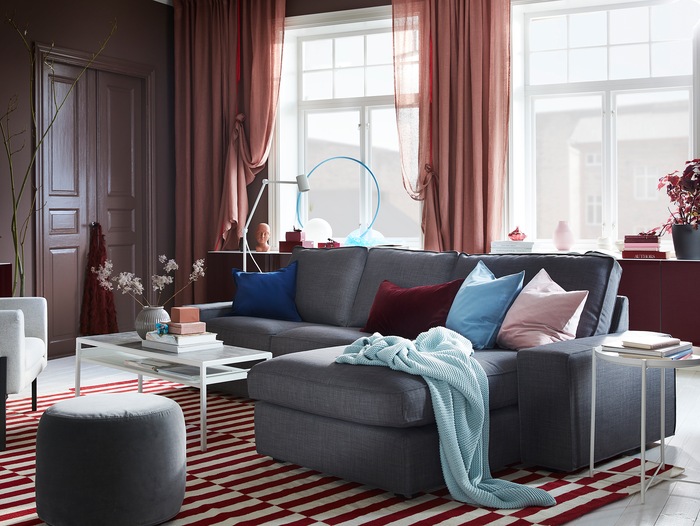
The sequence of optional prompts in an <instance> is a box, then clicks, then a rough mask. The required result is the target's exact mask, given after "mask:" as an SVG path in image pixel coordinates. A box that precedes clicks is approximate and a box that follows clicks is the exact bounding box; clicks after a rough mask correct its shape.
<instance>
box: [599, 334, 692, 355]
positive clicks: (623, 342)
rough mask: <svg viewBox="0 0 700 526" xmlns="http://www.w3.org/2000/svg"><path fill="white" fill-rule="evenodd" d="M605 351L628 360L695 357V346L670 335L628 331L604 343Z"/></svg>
mask: <svg viewBox="0 0 700 526" xmlns="http://www.w3.org/2000/svg"><path fill="white" fill-rule="evenodd" d="M603 350H604V351H612V352H616V353H618V355H620V356H624V357H627V358H646V359H655V360H659V359H662V360H684V359H686V358H690V357H691V356H692V355H693V344H692V343H690V342H684V341H681V340H680V339H679V338H674V337H673V336H671V335H669V334H663V333H659V332H649V331H627V332H625V333H623V334H622V335H621V336H620V337H617V338H607V339H606V340H605V341H604V342H603Z"/></svg>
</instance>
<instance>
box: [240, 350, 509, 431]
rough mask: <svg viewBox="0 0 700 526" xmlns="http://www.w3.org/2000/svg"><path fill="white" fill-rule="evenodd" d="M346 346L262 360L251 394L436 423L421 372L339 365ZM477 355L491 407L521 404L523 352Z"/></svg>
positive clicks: (321, 409) (327, 412) (306, 408)
mask: <svg viewBox="0 0 700 526" xmlns="http://www.w3.org/2000/svg"><path fill="white" fill-rule="evenodd" d="M344 350H345V346H338V347H329V348H325V349H315V350H311V351H302V352H295V353H291V354H286V355H284V356H279V357H276V358H273V359H272V360H268V361H266V362H262V363H259V364H257V365H255V366H254V367H253V368H252V369H251V370H250V372H249V373H248V393H249V396H250V397H251V398H254V399H256V400H263V401H265V402H270V403H272V404H276V405H280V406H284V407H288V408H290V409H296V410H299V411H303V412H305V413H312V414H316V415H321V416H327V417H332V418H337V419H340V420H346V421H349V422H356V423H361V424H369V425H377V426H388V427H414V426H422V425H425V424H431V423H434V422H435V415H434V413H433V406H432V401H431V396H430V390H429V388H428V385H427V384H426V383H425V381H424V380H423V378H422V377H421V376H414V375H410V374H406V373H403V372H400V371H394V370H392V369H389V368H388V367H370V366H364V365H348V364H339V363H335V358H336V357H337V356H339V355H341V354H342V353H343V351H344ZM475 358H476V359H477V361H478V362H479V363H480V364H481V366H482V367H483V368H484V371H486V375H487V377H488V380H489V408H490V409H491V410H494V409H499V408H501V407H507V406H512V405H515V404H517V389H518V381H517V375H516V362H517V353H515V352H513V351H506V350H494V351H483V352H480V353H477V354H476V355H475Z"/></svg>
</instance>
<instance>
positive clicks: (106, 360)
mask: <svg viewBox="0 0 700 526" xmlns="http://www.w3.org/2000/svg"><path fill="white" fill-rule="evenodd" d="M142 341H143V340H141V338H140V337H139V335H138V334H136V332H135V331H132V332H121V333H115V334H103V335H99V336H82V337H79V338H76V339H75V358H76V362H75V396H80V369H81V366H82V364H83V363H85V362H89V363H96V364H99V365H104V366H107V367H111V368H112V369H120V370H122V371H128V372H132V373H135V374H137V375H138V390H139V392H141V391H142V390H143V377H144V376H149V377H154V378H161V379H163V380H172V381H174V382H178V383H181V384H183V385H188V386H191V387H197V388H199V391H200V405H199V422H200V433H201V438H200V443H201V448H202V451H206V450H207V433H206V430H207V386H208V385H213V384H219V383H223V382H230V381H232V380H242V379H244V378H246V377H247V376H248V369H245V368H239V367H235V366H234V365H233V364H237V363H243V362H252V361H262V360H269V359H270V358H272V353H269V352H267V351H257V350H255V349H246V348H244V347H232V346H230V345H224V346H223V347H214V348H212V349H205V350H200V351H189V352H183V353H171V352H167V351H159V350H156V349H147V348H144V347H142V346H141V342H142ZM144 359H156V360H159V361H165V362H169V363H171V364H177V365H183V366H190V367H191V368H193V369H191V371H192V372H193V373H194V374H192V375H190V374H182V373H178V374H174V373H172V372H169V371H167V370H151V369H147V368H145V367H143V366H140V365H135V363H136V362H138V361H139V360H144ZM129 361H130V362H131V363H129ZM158 369H160V368H158ZM187 372H188V373H189V371H187Z"/></svg>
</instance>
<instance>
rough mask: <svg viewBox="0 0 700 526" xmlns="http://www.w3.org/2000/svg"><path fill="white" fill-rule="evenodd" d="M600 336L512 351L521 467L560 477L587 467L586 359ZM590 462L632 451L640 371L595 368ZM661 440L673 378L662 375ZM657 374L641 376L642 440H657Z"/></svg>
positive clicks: (671, 415) (670, 413)
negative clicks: (644, 425)
mask: <svg viewBox="0 0 700 526" xmlns="http://www.w3.org/2000/svg"><path fill="white" fill-rule="evenodd" d="M605 337H606V336H605V335H601V336H591V337H589V338H580V339H576V340H570V341H566V342H557V343H552V344H548V345H542V346H539V347H533V348H531V349H523V350H521V351H519V352H518V404H519V413H520V450H521V459H522V461H523V462H524V463H525V464H528V465H537V466H542V467H545V468H549V469H554V470H560V471H574V470H576V469H579V468H581V467H584V466H586V465H588V461H589V454H590V453H589V448H590V425H591V357H592V350H593V348H594V347H595V346H597V345H600V344H601V342H602V340H603V339H604V338H605ZM597 364H598V366H597V371H596V374H597V386H598V388H597V400H598V402H597V408H596V430H597V435H596V451H595V458H596V461H598V460H603V459H606V458H610V457H612V456H615V455H618V454H621V453H624V452H626V451H628V450H631V449H635V448H638V447H639V431H640V425H641V416H640V404H641V377H640V369H638V368H635V367H625V366H621V365H619V364H613V363H610V362H604V361H603V360H599V361H598V362H597ZM666 374H667V377H666V436H670V435H672V434H673V433H674V431H675V407H676V406H675V372H674V371H673V370H668V371H666ZM659 394H660V373H659V370H658V369H657V370H651V371H649V373H648V375H647V437H648V438H649V441H654V440H656V439H658V438H659V436H660V433H659V418H660V404H659V400H660V396H659Z"/></svg>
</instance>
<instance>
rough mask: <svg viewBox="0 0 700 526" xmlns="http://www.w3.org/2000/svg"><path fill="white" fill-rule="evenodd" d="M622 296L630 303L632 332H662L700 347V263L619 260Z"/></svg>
mask: <svg viewBox="0 0 700 526" xmlns="http://www.w3.org/2000/svg"><path fill="white" fill-rule="evenodd" d="M619 262H620V265H621V266H622V280H621V281H620V289H619V294H620V295H622V296H627V297H628V298H629V301H630V329H636V330H648V331H661V332H666V333H669V334H671V335H673V336H675V337H677V338H680V339H681V340H688V341H690V342H693V344H695V345H700V319H699V318H698V314H697V307H696V306H695V305H694V302H696V301H700V279H699V278H700V261H690V260H676V259H669V260H663V259H620V260H619Z"/></svg>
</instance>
